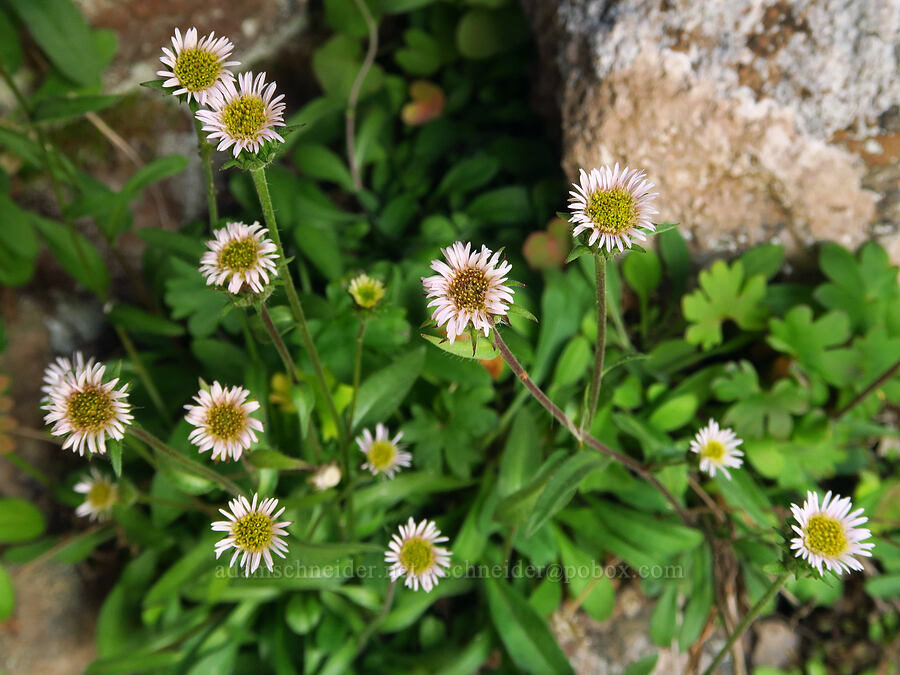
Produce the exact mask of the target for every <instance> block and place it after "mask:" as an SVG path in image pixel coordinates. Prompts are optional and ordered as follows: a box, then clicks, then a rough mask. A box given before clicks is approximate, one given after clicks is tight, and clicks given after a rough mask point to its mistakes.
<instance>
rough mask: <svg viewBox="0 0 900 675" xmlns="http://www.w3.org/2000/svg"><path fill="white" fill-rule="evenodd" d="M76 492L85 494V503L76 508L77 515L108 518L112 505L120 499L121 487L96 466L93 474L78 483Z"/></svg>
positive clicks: (95, 518)
mask: <svg viewBox="0 0 900 675" xmlns="http://www.w3.org/2000/svg"><path fill="white" fill-rule="evenodd" d="M73 489H74V490H75V492H78V493H80V494H83V495H84V503H83V504H81V505H80V506H79V507H78V508H77V509H75V515H76V516H82V517H84V516H87V517H88V518H90V519H91V520H106V519H107V518H109V514H110V511H112V507H113V506H115V505H116V504H117V503H118V501H119V487H118V486H117V485H116V484H115V483H114V482H113V481H112V480H110V478H109V477H107V476H105V475H103V474H102V473H101V472H100V471H98V470H97V469H96V467H94V468H92V469H91V475H90V476H87V477H85V478H84V479H82V480H81V482H79V483H76V485H75V487H74V488H73Z"/></svg>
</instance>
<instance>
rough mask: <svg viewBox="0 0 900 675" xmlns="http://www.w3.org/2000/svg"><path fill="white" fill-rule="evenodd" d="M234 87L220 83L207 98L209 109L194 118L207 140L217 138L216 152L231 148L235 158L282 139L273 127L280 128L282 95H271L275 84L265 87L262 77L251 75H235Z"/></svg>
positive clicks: (230, 83)
mask: <svg viewBox="0 0 900 675" xmlns="http://www.w3.org/2000/svg"><path fill="white" fill-rule="evenodd" d="M238 86H239V87H240V89H238V88H236V87H235V86H234V82H230V81H226V82H220V83H219V84H218V85H216V89H215V91H214V92H212V94H211V95H210V97H209V101H208V104H209V107H210V108H212V110H198V111H197V119H198V120H200V121H201V122H203V131H208V132H209V136H208V138H209V140H210V141H212V140H213V139H216V138H217V139H219V145H218V146H217V147H216V150H227V149H228V148H230V147H232V146H234V149H233V150H232V153H233V154H234V156H235V157H237V156H238V155H239V154H240V152H241V150H244V149H246V150H248V151H249V152H252V153H257V152H259V149H260V148H261V147H262V146H263V144H264V143H266V141H280V142H282V143H284V139H283V138H282V137H281V136H280V135H279V134H278V132H277V131H275V127H283V126H284V108H285V104H284V103H282V102H281V100H282V99H283V98H284V94H279V95H278V96H275V98H272V96H273V95H274V94H275V83H274V82H270V83H269V84H268V85H267V84H266V74H265V73H259V74H258V75H257V76H256V78H254V77H253V73H241V74H240V75H238Z"/></svg>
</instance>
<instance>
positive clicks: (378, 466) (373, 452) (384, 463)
mask: <svg viewBox="0 0 900 675" xmlns="http://www.w3.org/2000/svg"><path fill="white" fill-rule="evenodd" d="M396 454H397V448H395V447H394V444H393V443H391V442H390V441H375V442H374V443H372V447H371V448H369V452H367V453H366V457H368V458H369V464H371V465H372V468H374V469H375V470H376V471H384V470H386V469H389V468H390V467H391V465H392V464H393V463H394V457H395V456H396Z"/></svg>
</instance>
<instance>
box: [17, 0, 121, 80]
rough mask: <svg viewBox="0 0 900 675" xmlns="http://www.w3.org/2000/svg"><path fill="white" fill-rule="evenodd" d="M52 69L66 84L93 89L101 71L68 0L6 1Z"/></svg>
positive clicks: (81, 22)
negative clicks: (70, 82) (49, 62)
mask: <svg viewBox="0 0 900 675" xmlns="http://www.w3.org/2000/svg"><path fill="white" fill-rule="evenodd" d="M9 5H10V6H11V7H12V9H13V11H14V12H15V13H16V14H18V15H19V18H20V19H21V20H22V23H24V24H25V25H26V26H27V27H28V31H29V32H30V33H31V35H32V36H33V37H34V39H35V42H37V43H38V44H39V45H40V47H41V49H43V50H44V53H45V54H46V55H47V57H48V58H49V59H50V61H51V62H52V63H53V65H54V66H56V68H57V69H58V70H59V71H60V72H61V73H62V74H63V75H65V76H66V77H68V78H69V79H70V80H72V81H74V82H77V83H78V84H82V85H93V84H96V83H97V82H99V80H100V71H101V70H102V68H103V65H102V62H101V60H100V55H99V54H98V53H97V49H96V47H95V42H94V37H93V36H92V35H91V31H90V28H88V25H87V22H85V20H84V17H82V16H81V13H80V12H79V11H78V9H77V8H76V7H75V5H74V4H72V2H70V0H42V1H41V2H34V0H9Z"/></svg>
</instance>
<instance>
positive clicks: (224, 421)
mask: <svg viewBox="0 0 900 675" xmlns="http://www.w3.org/2000/svg"><path fill="white" fill-rule="evenodd" d="M206 423H207V424H208V425H209V432H210V433H211V434H212V435H213V436H215V437H216V438H219V439H221V440H223V441H234V440H237V439H238V437H239V436H240V435H241V432H242V431H244V429H245V427H246V426H247V413H245V412H244V409H243V408H239V407H237V406H235V405H234V404H232V403H222V404H219V405H214V406H212V407H211V408H210V409H209V412H208V413H207V414H206Z"/></svg>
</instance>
